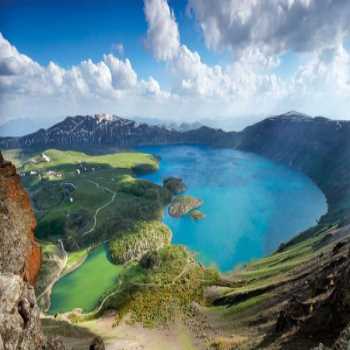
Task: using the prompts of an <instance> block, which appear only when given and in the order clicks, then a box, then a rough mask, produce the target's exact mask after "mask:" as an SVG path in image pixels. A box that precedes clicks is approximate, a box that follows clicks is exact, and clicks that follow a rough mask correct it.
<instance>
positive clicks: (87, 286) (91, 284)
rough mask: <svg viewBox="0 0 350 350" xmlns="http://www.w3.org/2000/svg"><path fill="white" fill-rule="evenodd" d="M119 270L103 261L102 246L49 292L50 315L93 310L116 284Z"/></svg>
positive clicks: (104, 250)
mask: <svg viewBox="0 0 350 350" xmlns="http://www.w3.org/2000/svg"><path fill="white" fill-rule="evenodd" d="M121 270H122V266H118V265H114V264H112V263H111V262H110V261H109V260H108V259H107V253H106V249H105V247H104V246H103V245H102V246H100V247H98V248H96V249H95V250H93V251H92V252H91V253H90V254H89V255H88V257H87V258H86V260H85V262H84V263H83V264H82V265H81V266H80V267H79V268H78V269H76V270H74V271H73V272H71V273H69V274H68V275H66V276H64V277H62V278H61V279H60V280H59V281H58V282H57V283H56V284H55V286H54V288H53V289H52V294H51V307H50V310H49V313H50V314H55V313H57V312H67V311H71V310H73V309H75V308H81V309H83V310H84V311H85V312H88V311H91V310H93V309H94V308H95V307H96V305H97V303H98V300H99V298H100V297H101V295H102V294H103V293H104V292H105V291H106V290H107V289H108V288H110V287H111V286H113V285H114V284H115V283H116V278H117V276H118V274H119V273H120V272H121Z"/></svg>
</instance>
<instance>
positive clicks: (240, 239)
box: [138, 145, 327, 271]
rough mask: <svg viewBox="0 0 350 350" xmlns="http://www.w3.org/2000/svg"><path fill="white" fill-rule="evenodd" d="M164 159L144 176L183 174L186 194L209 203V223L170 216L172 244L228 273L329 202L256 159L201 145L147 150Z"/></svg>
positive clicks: (305, 182)
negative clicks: (179, 245) (158, 167)
mask: <svg viewBox="0 0 350 350" xmlns="http://www.w3.org/2000/svg"><path fill="white" fill-rule="evenodd" d="M138 150H140V151H143V152H147V153H152V154H155V155H158V156H160V158H161V161H160V170H159V171H158V172H156V173H152V174H148V175H145V176H142V177H143V178H146V179H148V180H150V181H153V182H156V183H159V184H160V183H162V181H163V179H164V178H166V177H167V176H179V177H181V178H182V179H183V180H184V181H185V183H186V185H187V187H188V190H187V193H188V194H191V195H193V196H195V197H198V198H200V199H202V200H204V204H203V206H202V208H201V211H202V212H203V213H204V214H205V215H206V217H205V219H203V220H201V221H195V220H193V219H192V218H190V217H188V216H186V217H182V218H180V219H177V218H172V217H170V216H169V215H168V214H167V211H166V210H165V214H164V222H165V223H166V224H167V225H168V226H169V227H170V228H171V229H172V231H173V243H175V244H184V245H186V246H187V247H189V248H190V249H191V250H192V251H194V252H196V253H197V254H198V258H199V260H200V261H201V262H202V263H204V264H206V265H210V264H215V265H217V266H218V267H219V268H220V269H221V270H222V271H228V270H230V269H232V268H233V267H235V266H236V265H237V264H240V263H245V262H248V261H250V260H252V259H254V258H259V257H262V256H264V255H266V254H268V253H271V252H272V251H273V250H275V249H276V248H278V246H279V244H280V243H282V242H285V241H287V240H288V239H290V238H291V237H292V236H294V235H295V234H296V233H297V232H300V231H302V230H304V229H306V228H308V227H310V226H312V225H314V224H316V222H317V219H319V218H320V216H321V215H322V214H324V213H326V210H327V204H326V199H325V196H324V195H323V193H322V192H321V191H320V190H319V188H318V187H317V186H316V185H315V184H314V183H313V182H312V181H311V180H310V179H309V178H307V177H306V176H304V175H303V174H300V173H298V172H295V171H292V170H290V169H289V168H287V167H284V166H281V165H278V164H276V163H273V162H271V161H269V160H267V159H264V158H261V157H258V156H256V155H253V154H250V153H245V152H240V151H235V150H229V149H214V148H209V147H204V146H183V145H180V146H173V145H171V146H145V147H139V148H138Z"/></svg>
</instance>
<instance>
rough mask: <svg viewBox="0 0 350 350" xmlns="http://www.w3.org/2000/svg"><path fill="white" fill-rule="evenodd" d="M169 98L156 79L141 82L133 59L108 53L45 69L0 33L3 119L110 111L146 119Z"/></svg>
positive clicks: (0, 109) (0, 90)
mask: <svg viewBox="0 0 350 350" xmlns="http://www.w3.org/2000/svg"><path fill="white" fill-rule="evenodd" d="M169 98H171V96H170V94H169V93H167V92H164V91H162V90H161V88H160V85H159V83H158V82H157V81H156V80H155V79H154V78H153V77H150V78H149V79H148V80H139V79H138V76H137V73H136V72H135V70H134V68H133V67H132V64H131V62H130V60H129V59H127V58H125V59H120V58H117V57H116V56H114V55H112V54H107V55H104V56H103V58H102V60H101V61H99V62H93V61H92V60H91V59H86V60H84V61H82V62H80V63H79V64H78V65H75V66H73V67H71V68H69V69H65V68H63V67H60V66H59V65H57V64H56V63H54V62H50V63H49V64H48V65H47V66H46V67H45V66H42V65H40V64H38V63H37V62H35V61H34V60H32V59H31V58H30V57H28V56H26V55H23V54H21V53H20V52H18V50H17V49H16V48H15V47H14V46H13V45H11V44H10V43H9V42H8V41H7V40H6V39H5V38H4V37H3V36H2V34H1V33H0V99H1V108H0V117H1V118H2V119H3V118H8V117H12V116H14V115H19V116H23V115H34V116H38V115H40V116H42V115H45V114H46V115H48V116H49V115H50V116H52V115H55V116H57V115H58V114H60V113H62V115H67V114H74V113H94V112H101V111H104V110H106V111H108V112H113V113H116V112H119V111H120V113H121V112H124V113H126V114H131V113H133V114H138V113H139V112H140V111H141V112H142V113H141V114H142V115H143V114H144V113H146V112H147V111H150V110H151V108H150V105H151V103H152V101H153V99H156V100H157V101H158V102H159V101H160V100H161V99H169ZM146 99H148V100H150V101H146ZM146 104H147V107H144V106H145V105H146Z"/></svg>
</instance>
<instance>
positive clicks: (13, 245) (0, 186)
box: [0, 154, 41, 285]
mask: <svg viewBox="0 0 350 350" xmlns="http://www.w3.org/2000/svg"><path fill="white" fill-rule="evenodd" d="M0 222H1V225H0V271H1V272H2V273H4V272H8V273H14V274H16V275H20V276H22V277H23V278H24V279H25V280H26V281H28V282H29V283H31V284H32V285H33V284H34V283H35V280H36V277H37V275H38V272H39V269H40V263H41V252H40V247H39V245H38V244H37V243H36V242H35V240H34V229H35V226H36V221H35V217H34V214H33V211H32V208H31V205H30V200H29V196H28V194H27V193H26V192H25V191H24V190H23V187H22V185H21V183H20V178H19V176H18V175H17V174H16V168H15V167H14V166H13V165H12V164H11V163H9V162H6V161H4V159H3V157H2V155H1V154H0Z"/></svg>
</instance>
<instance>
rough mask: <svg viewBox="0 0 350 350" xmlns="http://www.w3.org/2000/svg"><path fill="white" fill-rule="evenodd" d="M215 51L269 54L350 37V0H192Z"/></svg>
mask: <svg viewBox="0 0 350 350" xmlns="http://www.w3.org/2000/svg"><path fill="white" fill-rule="evenodd" d="M188 7H189V9H190V10H191V12H192V13H193V14H194V16H195V18H196V20H197V21H198V23H199V25H200V28H201V29H202V32H203V34H204V38H205V42H206V44H207V46H208V47H209V48H211V49H215V50H218V49H226V48H229V49H232V50H234V51H240V50H243V49H246V48H250V47H256V48H258V49H259V50H261V51H263V52H265V53H268V54H276V53H277V54H278V53H281V52H284V51H286V50H293V51H297V52H302V51H312V50H315V49H321V48H325V47H330V46H331V47H332V46H334V45H335V43H336V42H339V41H341V40H342V39H343V38H344V37H345V36H348V35H349V30H350V21H349V18H350V2H349V1H348V0H264V1H260V0H251V1H245V0H224V1H216V0H189V4H188Z"/></svg>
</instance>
